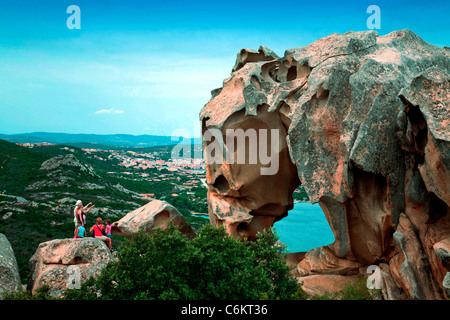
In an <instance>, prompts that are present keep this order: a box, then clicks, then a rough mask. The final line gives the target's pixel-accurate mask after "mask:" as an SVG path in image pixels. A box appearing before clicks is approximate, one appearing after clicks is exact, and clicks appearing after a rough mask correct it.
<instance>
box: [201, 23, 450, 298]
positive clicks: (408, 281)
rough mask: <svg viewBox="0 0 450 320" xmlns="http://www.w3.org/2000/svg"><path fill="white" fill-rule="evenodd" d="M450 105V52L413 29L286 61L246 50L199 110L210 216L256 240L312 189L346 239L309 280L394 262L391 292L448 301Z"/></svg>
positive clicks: (320, 256) (313, 260) (387, 276)
mask: <svg viewBox="0 0 450 320" xmlns="http://www.w3.org/2000/svg"><path fill="white" fill-rule="evenodd" d="M449 109H450V52H449V51H448V50H445V49H443V48H439V47H436V46H434V45H431V44H429V43H426V42H425V41H423V40H422V39H421V38H420V37H418V36H417V35H416V34H414V33H413V32H411V31H410V30H401V31H395V32H392V33H390V34H387V35H385V36H378V35H377V33H376V32H374V31H365V32H347V33H345V34H332V35H330V36H328V37H325V38H322V39H319V40H317V41H315V42H313V43H312V44H310V45H308V46H305V47H300V48H295V49H290V50H286V51H285V53H284V56H283V57H278V56H277V55H276V54H274V53H273V52H271V51H270V50H269V49H267V48H265V47H261V48H260V49H259V50H258V51H254V50H248V49H243V50H241V51H240V52H239V54H238V57H237V59H236V64H235V66H234V68H233V70H232V74H231V76H230V77H229V78H228V79H226V80H224V83H223V87H222V88H219V89H216V90H214V91H213V92H212V98H211V100H210V101H209V102H208V103H207V104H206V105H205V106H204V108H203V109H202V111H201V112H200V119H201V121H202V133H203V147H204V151H205V158H206V162H207V166H206V178H207V183H208V187H209V188H208V202H209V215H210V221H211V222H212V223H213V224H214V225H225V226H226V228H227V230H228V232H229V233H230V234H232V235H234V236H236V237H242V238H244V237H246V238H249V239H252V238H254V237H255V235H256V233H257V232H258V231H261V230H262V229H264V228H267V227H270V226H272V225H273V224H274V223H275V222H276V221H278V220H279V219H282V218H283V217H285V216H286V215H287V214H288V211H289V210H290V209H291V208H292V205H293V201H292V192H293V190H294V189H295V188H296V187H297V186H298V185H299V184H302V185H303V186H304V188H305V191H306V192H307V194H308V197H309V199H310V200H311V202H312V203H319V204H320V206H321V208H322V209H323V211H324V213H325V215H326V217H327V220H328V222H329V224H330V227H331V229H332V231H333V233H334V236H335V242H334V243H333V244H331V245H329V246H327V247H326V248H321V249H317V250H315V251H312V252H311V253H310V254H307V255H306V256H305V258H304V259H303V260H302V261H301V262H300V264H299V271H300V272H303V273H305V272H306V273H307V274H308V275H314V274H341V273H342V272H348V268H347V266H348V265H349V264H350V265H352V266H354V267H355V268H356V267H357V266H360V265H363V266H369V265H374V264H375V265H383V270H384V271H383V272H382V273H381V274H382V277H383V281H382V282H383V283H384V284H386V286H388V287H386V288H383V292H384V293H385V294H386V295H385V297H387V298H392V299H395V298H402V297H407V298H414V299H441V298H446V297H448V295H446V290H445V285H444V284H443V283H444V282H445V281H444V278H445V277H446V275H447V272H449V271H450V269H449V266H448V252H449V250H448V249H449V247H448V241H449V240H448V239H449V236H450V208H449V207H450V191H449V190H450V161H449V160H450V130H449V129H448V128H449V125H450V112H449ZM238 129H242V130H243V131H244V132H247V133H248V135H247V136H245V135H240V136H238V137H236V132H237V130H238ZM252 130H253V131H252ZM267 132H270V133H273V135H272V136H271V137H270V138H267V137H266V136H265V135H266V133H267ZM275 133H276V134H275ZM233 134H234V136H233ZM252 135H253V136H252ZM269 135H270V134H269ZM230 136H231V139H227V138H228V137H230ZM242 136H243V137H244V138H243V140H242V141H244V143H243V144H241V146H240V147H239V142H237V140H239V138H240V137H242ZM249 141H253V142H255V141H256V146H251V145H250V143H248V144H247V145H245V142H249ZM274 142H276V143H274ZM217 145H219V146H221V147H222V151H221V149H220V147H217ZM274 145H275V147H274ZM236 146H237V147H236ZM267 150H270V151H269V152H264V151H267ZM261 151H263V152H261ZM240 152H242V153H244V154H245V156H244V159H245V161H236V160H237V159H239V153H240ZM270 155H272V156H273V155H275V157H274V158H270V159H271V160H277V164H278V168H277V169H278V170H276V171H275V172H274V173H272V174H267V171H266V174H264V173H263V172H264V171H263V170H262V169H268V168H269V167H270V166H271V165H272V164H273V163H270V162H268V161H267V156H270ZM255 156H256V157H255ZM305 270H306V271H305ZM447 282H448V279H447ZM425 287H426V288H425Z"/></svg>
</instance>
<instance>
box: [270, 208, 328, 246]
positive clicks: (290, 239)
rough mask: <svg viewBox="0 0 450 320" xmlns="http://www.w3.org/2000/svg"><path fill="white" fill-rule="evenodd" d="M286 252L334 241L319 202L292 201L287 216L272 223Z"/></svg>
mask: <svg viewBox="0 0 450 320" xmlns="http://www.w3.org/2000/svg"><path fill="white" fill-rule="evenodd" d="M274 227H275V230H276V233H277V235H278V237H279V240H280V242H281V243H283V244H284V245H286V246H287V248H286V250H287V251H288V252H306V251H308V250H310V249H313V248H317V247H321V246H325V245H328V244H330V243H333V242H334V235H333V232H332V231H331V228H330V226H329V225H328V222H327V219H326V218H325V214H324V213H323V211H322V208H320V206H319V204H311V203H309V202H297V203H294V208H293V209H292V210H290V211H289V212H288V216H287V217H285V218H283V219H281V220H280V221H278V222H275V224H274Z"/></svg>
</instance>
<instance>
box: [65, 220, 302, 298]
mask: <svg viewBox="0 0 450 320" xmlns="http://www.w3.org/2000/svg"><path fill="white" fill-rule="evenodd" d="M277 239H278V238H277V237H276V235H275V234H273V233H270V232H266V233H263V234H259V238H258V239H257V241H255V242H248V241H238V240H235V239H234V238H232V237H231V236H229V235H228V234H227V233H226V232H225V230H224V228H215V227H213V226H210V225H207V226H205V227H203V228H201V229H200V230H199V232H198V234H197V237H195V238H194V239H192V240H188V239H187V238H186V237H185V236H184V235H182V234H181V233H180V232H179V231H178V230H176V228H175V227H174V226H173V225H171V224H170V226H169V228H168V230H167V231H163V230H160V229H157V230H156V232H155V233H154V234H153V235H148V234H146V233H143V232H138V233H136V234H134V235H133V236H132V238H131V239H130V240H127V241H126V242H125V243H124V244H122V246H121V247H120V250H119V251H118V261H116V262H111V263H110V264H108V266H107V267H106V268H105V269H104V270H103V272H102V274H101V275H100V276H99V277H98V278H97V279H96V280H95V281H94V280H91V281H89V282H86V283H84V284H83V285H82V287H81V289H79V290H76V289H73V290H68V291H66V299H119V300H126V299H139V300H143V299H164V300H170V299H183V300H184V299H195V300H207V299H223V300H225V299H259V298H261V297H265V298H266V299H277V298H278V299H290V298H291V297H292V295H294V294H295V293H296V292H297V289H298V284H297V281H296V279H295V278H294V277H292V276H291V275H290V274H289V270H290V269H289V267H287V265H286V263H285V258H286V256H285V254H284V253H282V251H283V249H284V248H283V247H282V246H280V245H278V244H277V242H276V241H277ZM97 294H101V297H97Z"/></svg>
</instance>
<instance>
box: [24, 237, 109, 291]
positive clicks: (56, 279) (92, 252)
mask: <svg viewBox="0 0 450 320" xmlns="http://www.w3.org/2000/svg"><path fill="white" fill-rule="evenodd" d="M112 260H113V256H112V254H111V252H110V251H109V249H108V247H107V246H106V244H105V243H104V242H103V241H101V240H100V239H95V238H83V239H57V240H52V241H48V242H44V243H41V244H40V245H39V247H38V248H37V250H36V252H35V253H34V255H33V256H32V257H31V259H30V270H31V274H30V276H29V277H28V285H27V289H28V290H30V291H31V292H32V293H35V292H36V290H37V289H38V288H40V287H41V286H43V285H48V286H49V287H50V291H49V294H50V295H52V296H54V297H61V296H62V295H63V293H64V291H65V290H66V289H67V288H68V285H69V286H70V283H71V284H72V285H73V286H76V285H78V284H82V283H83V282H85V281H86V280H87V279H89V278H90V277H91V276H94V277H97V276H99V275H100V273H101V271H102V269H103V268H104V267H105V266H106V265H107V264H108V262H110V261H112ZM77 279H79V282H77V281H78V280H77Z"/></svg>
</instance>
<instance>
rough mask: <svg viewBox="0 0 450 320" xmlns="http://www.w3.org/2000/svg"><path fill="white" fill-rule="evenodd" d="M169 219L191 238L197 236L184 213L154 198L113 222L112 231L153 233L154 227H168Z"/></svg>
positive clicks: (127, 233) (115, 232)
mask: <svg viewBox="0 0 450 320" xmlns="http://www.w3.org/2000/svg"><path fill="white" fill-rule="evenodd" d="M169 220H171V221H172V223H173V224H174V225H175V226H177V229H178V230H179V231H180V232H181V233H183V234H185V235H186V236H187V237H188V238H189V239H192V238H193V237H195V231H194V230H193V229H192V227H191V225H190V224H189V223H187V222H186V220H185V219H184V217H183V215H182V214H181V213H180V212H179V211H178V210H177V209H176V208H175V207H174V206H172V205H171V204H170V203H168V202H166V201H161V200H153V201H150V202H149V203H147V204H146V205H144V206H142V207H140V208H138V209H136V210H134V211H132V212H129V213H128V214H127V215H126V216H124V217H123V218H122V219H120V220H119V221H117V222H115V223H113V228H112V233H113V234H116V235H121V236H126V237H130V236H131V234H132V233H134V232H137V231H139V230H143V231H145V232H147V233H152V232H153V229H154V228H161V229H166V228H167V223H168V222H169Z"/></svg>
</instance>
